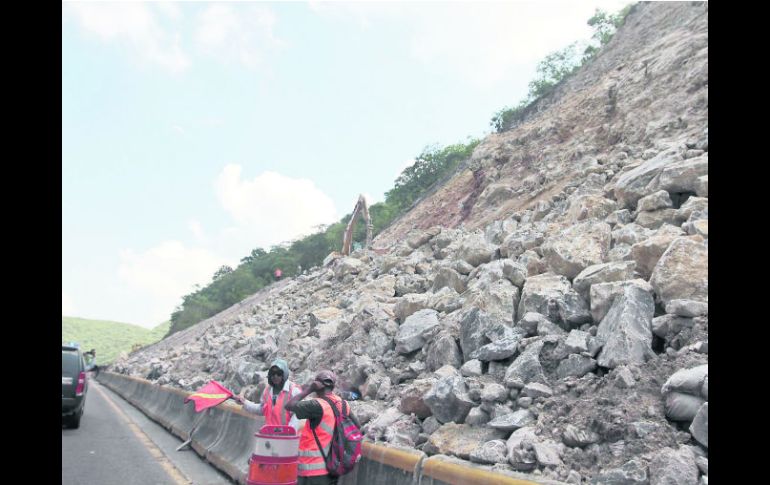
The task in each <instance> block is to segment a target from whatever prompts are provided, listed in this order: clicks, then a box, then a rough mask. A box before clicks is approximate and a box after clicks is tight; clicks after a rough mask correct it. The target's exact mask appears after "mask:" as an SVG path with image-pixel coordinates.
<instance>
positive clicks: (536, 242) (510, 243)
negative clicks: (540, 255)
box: [500, 227, 545, 259]
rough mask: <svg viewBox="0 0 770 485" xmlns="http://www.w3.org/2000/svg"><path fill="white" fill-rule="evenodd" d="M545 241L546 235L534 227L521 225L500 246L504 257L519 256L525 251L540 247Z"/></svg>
mask: <svg viewBox="0 0 770 485" xmlns="http://www.w3.org/2000/svg"><path fill="white" fill-rule="evenodd" d="M543 241H545V235H544V234H543V233H542V232H541V231H538V230H536V229H534V228H532V227H519V228H518V229H517V230H516V231H514V232H513V233H511V234H510V235H509V236H508V237H506V238H505V240H504V241H503V244H502V245H501V246H500V255H501V256H503V257H504V258H511V259H513V258H517V257H519V256H520V255H522V254H524V252H525V251H527V250H530V249H534V248H536V247H539V246H540V245H541V244H543Z"/></svg>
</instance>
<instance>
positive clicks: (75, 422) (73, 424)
mask: <svg viewBox="0 0 770 485" xmlns="http://www.w3.org/2000/svg"><path fill="white" fill-rule="evenodd" d="M81 417H83V410H82V409H81V410H80V412H79V413H77V414H73V415H72V416H70V417H69V418H67V421H66V422H65V424H66V425H67V427H68V428H72V429H78V428H79V427H80V418H81Z"/></svg>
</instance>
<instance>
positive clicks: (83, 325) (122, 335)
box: [61, 316, 171, 364]
mask: <svg viewBox="0 0 770 485" xmlns="http://www.w3.org/2000/svg"><path fill="white" fill-rule="evenodd" d="M170 325H171V322H170V321H169V322H163V323H161V324H160V325H158V326H156V327H155V328H153V329H152V330H149V329H146V328H144V327H140V326H138V325H132V324H130V323H120V322H110V321H104V320H88V319H85V318H75V317H64V316H63V317H61V340H62V343H64V342H78V343H79V344H80V348H81V349H83V350H88V349H96V356H97V363H99V364H107V363H109V362H112V361H113V360H115V358H116V357H118V355H120V353H121V352H130V351H131V347H132V346H133V345H135V344H140V345H148V344H151V343H154V342H157V341H158V340H160V339H162V338H163V336H164V335H165V334H166V333H167V332H168V329H169V327H170Z"/></svg>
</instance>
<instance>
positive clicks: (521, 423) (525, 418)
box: [487, 409, 535, 432]
mask: <svg viewBox="0 0 770 485" xmlns="http://www.w3.org/2000/svg"><path fill="white" fill-rule="evenodd" d="M534 422H535V417H534V416H533V415H532V413H531V412H530V411H529V410H528V409H519V410H518V411H515V412H513V413H510V414H505V415H502V416H498V417H496V418H495V419H493V420H492V421H490V422H488V423H487V426H489V427H490V428H494V429H497V430H500V431H507V432H511V431H516V430H517V429H519V428H523V427H525V426H528V425H530V424H533V423H534Z"/></svg>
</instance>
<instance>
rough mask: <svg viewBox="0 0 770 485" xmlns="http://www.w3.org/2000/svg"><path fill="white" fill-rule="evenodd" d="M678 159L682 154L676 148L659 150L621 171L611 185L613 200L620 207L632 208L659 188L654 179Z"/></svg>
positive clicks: (680, 158)
mask: <svg viewBox="0 0 770 485" xmlns="http://www.w3.org/2000/svg"><path fill="white" fill-rule="evenodd" d="M680 160H682V156H681V155H680V154H679V153H677V151H676V150H674V149H671V150H667V151H664V152H661V153H659V154H658V155H657V156H655V157H653V158H651V159H649V160H647V161H645V162H644V163H642V164H641V165H639V166H638V167H635V168H633V169H631V170H628V171H626V172H625V173H622V174H621V175H620V176H618V177H617V179H616V180H615V183H614V185H613V192H614V195H615V200H616V201H617V202H618V204H619V205H620V206H621V207H626V208H629V209H634V208H635V207H636V205H637V202H638V201H639V199H641V198H642V197H644V196H647V195H650V194H653V193H655V192H657V191H659V190H661V187H659V186H658V185H657V184H655V183H654V180H655V179H656V178H657V177H658V176H659V174H660V173H661V171H662V170H663V169H664V168H665V167H666V166H667V165H671V164H673V163H675V162H677V161H680Z"/></svg>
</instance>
